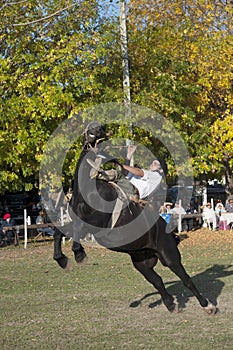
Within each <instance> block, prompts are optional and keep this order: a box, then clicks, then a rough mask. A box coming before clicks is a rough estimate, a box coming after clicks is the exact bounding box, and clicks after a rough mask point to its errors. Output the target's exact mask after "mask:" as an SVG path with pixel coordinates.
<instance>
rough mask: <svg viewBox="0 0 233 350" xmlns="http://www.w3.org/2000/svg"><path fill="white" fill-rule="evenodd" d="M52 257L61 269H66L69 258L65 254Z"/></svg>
mask: <svg viewBox="0 0 233 350" xmlns="http://www.w3.org/2000/svg"><path fill="white" fill-rule="evenodd" d="M53 259H54V260H55V261H56V262H57V263H58V265H59V266H60V267H61V268H62V269H66V267H67V264H68V261H69V259H68V258H67V257H66V256H65V255H62V256H60V257H59V258H55V257H53Z"/></svg>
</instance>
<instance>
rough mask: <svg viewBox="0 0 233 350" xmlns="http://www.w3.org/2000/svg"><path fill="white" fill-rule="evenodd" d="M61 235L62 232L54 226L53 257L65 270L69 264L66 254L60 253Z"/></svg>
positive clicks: (68, 268) (68, 267)
mask: <svg viewBox="0 0 233 350" xmlns="http://www.w3.org/2000/svg"><path fill="white" fill-rule="evenodd" d="M62 237H64V235H63V233H62V232H60V231H59V230H58V228H55V232H54V235H53V238H54V252H53V259H54V260H56V262H57V263H58V265H59V266H61V267H62V268H63V269H65V270H70V269H71V264H70V261H69V259H68V258H67V256H65V255H64V254H63V253H62V248H61V244H62Z"/></svg>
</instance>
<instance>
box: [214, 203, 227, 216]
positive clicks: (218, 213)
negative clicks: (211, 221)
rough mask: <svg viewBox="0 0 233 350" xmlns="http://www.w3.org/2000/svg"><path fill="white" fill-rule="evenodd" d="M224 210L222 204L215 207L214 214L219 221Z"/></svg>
mask: <svg viewBox="0 0 233 350" xmlns="http://www.w3.org/2000/svg"><path fill="white" fill-rule="evenodd" d="M225 212H226V209H225V208H224V206H223V204H222V203H217V205H216V207H215V214H216V216H217V218H218V219H219V218H220V216H221V214H222V213H225Z"/></svg>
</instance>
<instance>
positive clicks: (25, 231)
mask: <svg viewBox="0 0 233 350" xmlns="http://www.w3.org/2000/svg"><path fill="white" fill-rule="evenodd" d="M27 241H28V231H27V209H24V249H26V248H27Z"/></svg>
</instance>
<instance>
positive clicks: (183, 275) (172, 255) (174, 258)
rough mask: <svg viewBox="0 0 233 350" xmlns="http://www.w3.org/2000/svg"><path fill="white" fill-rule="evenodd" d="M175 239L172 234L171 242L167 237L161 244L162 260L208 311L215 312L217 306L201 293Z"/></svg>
mask: <svg viewBox="0 0 233 350" xmlns="http://www.w3.org/2000/svg"><path fill="white" fill-rule="evenodd" d="M167 238H168V237H167ZM173 240H174V237H173V236H170V242H169V239H166V240H165V241H164V243H163V244H162V246H161V244H159V245H160V248H159V252H160V254H161V261H162V262H163V264H165V265H166V266H167V267H169V269H170V270H171V271H172V272H174V273H175V274H176V275H177V276H178V277H179V278H180V279H181V281H182V282H183V284H184V285H185V287H187V288H188V289H189V290H190V291H191V292H192V294H193V295H194V296H195V297H196V298H197V300H198V301H199V303H200V305H201V306H202V307H203V308H205V310H206V311H207V313H209V314H214V313H215V312H216V307H215V306H214V305H212V304H211V303H210V302H209V301H208V300H207V299H206V298H205V297H203V296H202V295H201V293H200V292H199V290H198V289H197V287H196V286H195V284H194V283H193V281H192V279H191V277H190V276H189V275H188V274H187V272H186V271H185V268H184V266H183V265H182V263H181V256H180V252H179V250H178V248H177V245H176V242H175V241H174V242H173ZM160 243H161V242H160Z"/></svg>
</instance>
